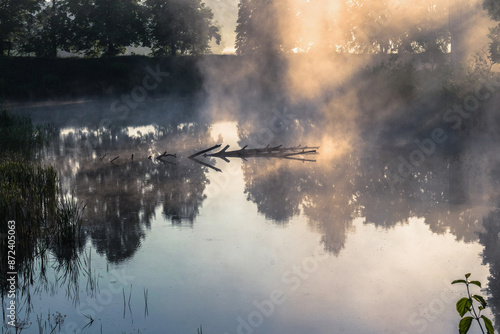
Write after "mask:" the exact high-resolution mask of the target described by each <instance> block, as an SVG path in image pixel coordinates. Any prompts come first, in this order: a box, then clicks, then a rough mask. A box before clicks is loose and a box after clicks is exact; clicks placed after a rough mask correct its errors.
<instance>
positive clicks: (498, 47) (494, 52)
mask: <svg viewBox="0 0 500 334" xmlns="http://www.w3.org/2000/svg"><path fill="white" fill-rule="evenodd" d="M483 8H484V9H485V10H487V11H488V15H489V16H490V17H491V18H492V19H493V20H495V21H500V1H499V0H484V2H483ZM488 37H489V38H490V40H491V42H490V59H491V61H492V62H494V63H500V23H499V24H498V25H497V26H496V27H494V28H491V29H490V34H489V35H488Z"/></svg>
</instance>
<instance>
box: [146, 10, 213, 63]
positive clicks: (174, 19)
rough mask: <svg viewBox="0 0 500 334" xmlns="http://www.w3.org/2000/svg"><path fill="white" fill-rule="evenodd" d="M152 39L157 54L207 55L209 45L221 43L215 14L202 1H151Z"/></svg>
mask: <svg viewBox="0 0 500 334" xmlns="http://www.w3.org/2000/svg"><path fill="white" fill-rule="evenodd" d="M146 6H147V9H148V11H149V14H150V18H149V26H148V29H149V36H150V46H151V48H152V50H153V54H154V55H156V56H159V55H171V56H175V55H177V54H194V55H198V54H203V53H206V52H208V51H209V50H210V46H209V42H210V40H211V39H212V38H215V40H216V42H217V44H219V43H220V39H221V36H220V34H219V28H217V27H216V26H215V25H214V22H213V17H214V16H213V13H212V10H211V9H210V8H208V7H207V6H205V4H204V3H203V2H202V1H201V0H147V1H146Z"/></svg>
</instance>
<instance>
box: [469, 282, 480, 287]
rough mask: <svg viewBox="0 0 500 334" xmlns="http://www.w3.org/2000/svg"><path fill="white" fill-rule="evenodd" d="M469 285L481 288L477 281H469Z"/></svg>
mask: <svg viewBox="0 0 500 334" xmlns="http://www.w3.org/2000/svg"><path fill="white" fill-rule="evenodd" d="M469 283H470V284H474V285H477V286H478V287H481V282H479V281H470V282H469Z"/></svg>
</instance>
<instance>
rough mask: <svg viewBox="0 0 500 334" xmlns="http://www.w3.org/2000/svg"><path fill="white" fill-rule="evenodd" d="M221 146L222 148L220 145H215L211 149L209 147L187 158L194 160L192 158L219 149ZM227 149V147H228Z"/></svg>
mask: <svg viewBox="0 0 500 334" xmlns="http://www.w3.org/2000/svg"><path fill="white" fill-rule="evenodd" d="M221 146H222V145H220V144H218V145H215V146H212V147H210V148H207V149H206V150H203V151H200V152H197V153H195V154H192V155H190V156H189V157H188V158H194V157H197V156H199V155H201V154H203V153H206V152H209V151H212V150H215V149H216V148H219V147H221ZM228 147H229V145H228Z"/></svg>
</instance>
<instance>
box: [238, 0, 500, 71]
mask: <svg viewBox="0 0 500 334" xmlns="http://www.w3.org/2000/svg"><path fill="white" fill-rule="evenodd" d="M483 9H484V10H486V11H487V12H488V14H489V16H490V18H491V19H493V20H495V21H500V4H499V2H498V1H495V0H484V2H481V0H455V1H450V2H439V1H427V0H413V1H410V2H405V3H404V4H402V3H401V2H397V1H393V2H390V1H379V0H358V1H339V2H336V3H335V4H332V2H331V1H329V0H318V1H303V2H299V1H295V2H293V1H287V0H240V4H239V12H238V22H237V27H236V33H237V36H236V45H235V46H236V51H237V53H238V54H253V55H270V54H286V53H293V52H315V51H320V52H325V51H332V50H333V51H334V52H338V53H349V54H407V53H411V54H426V55H428V56H429V57H432V58H439V57H440V56H441V55H443V54H448V53H452V56H453V60H454V61H456V62H460V61H462V60H464V58H465V57H466V56H467V48H468V46H467V39H470V37H471V34H477V31H476V30H474V29H473V28H474V27H476V26H480V25H481V24H484V23H481V21H480V20H481V19H480V17H481V16H482V13H481V11H482V10H483ZM311 27H312V28H311ZM478 37H482V36H478ZM489 37H490V41H491V42H490V53H491V59H492V60H493V61H494V62H498V61H499V60H500V47H499V46H500V26H498V25H497V27H495V28H493V29H491V30H490V34H489ZM437 60H439V59H437Z"/></svg>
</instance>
